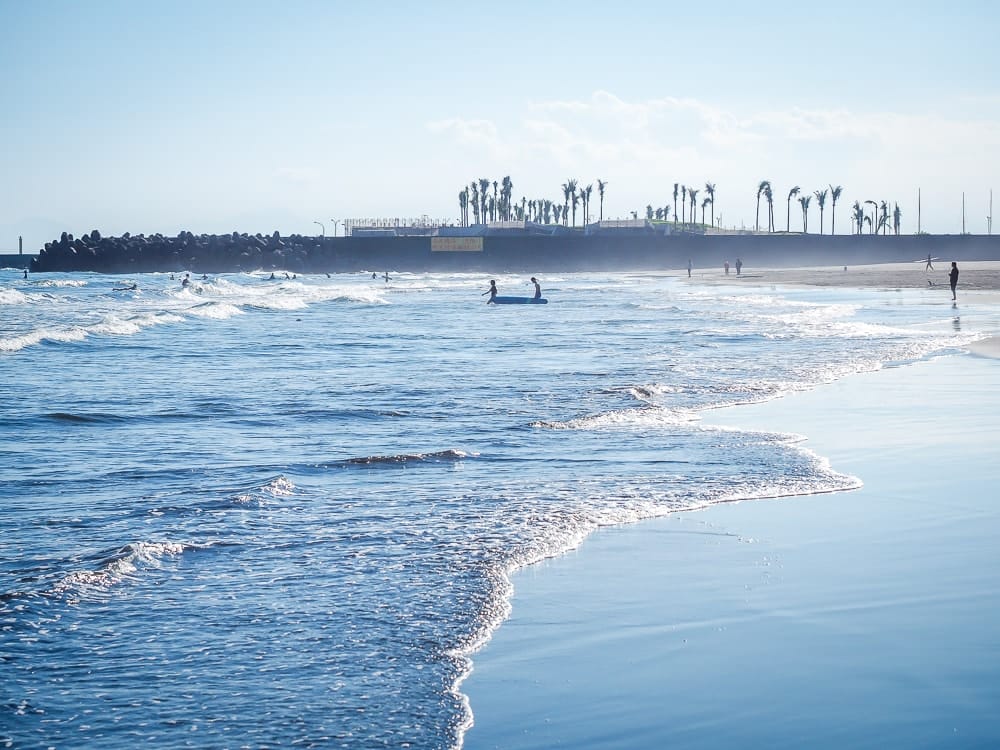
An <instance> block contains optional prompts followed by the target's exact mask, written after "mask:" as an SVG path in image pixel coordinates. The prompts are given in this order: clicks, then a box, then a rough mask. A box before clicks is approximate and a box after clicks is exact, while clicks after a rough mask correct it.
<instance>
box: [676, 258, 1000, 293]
mask: <svg viewBox="0 0 1000 750" xmlns="http://www.w3.org/2000/svg"><path fill="white" fill-rule="evenodd" d="M935 263H936V265H935V266H934V270H933V271H931V270H926V269H925V262H924V261H917V262H911V263H870V264H861V265H855V266H802V267H799V268H750V267H748V266H744V267H743V270H744V273H742V274H740V275H737V274H736V271H735V270H733V269H730V272H729V274H728V275H727V274H726V273H725V271H724V269H723V268H722V267H721V265H720V267H719V268H718V269H710V270H706V269H696V270H695V271H694V273H693V275H692V277H691V278H690V279H689V278H687V272H686V271H685V272H683V273H682V274H680V278H681V280H682V281H683V282H684V283H687V284H690V285H699V284H706V285H711V286H719V285H722V284H746V285H749V286H756V285H761V286H780V287H793V288H794V287H838V288H858V289H922V290H927V292H928V294H935V293H938V292H940V293H941V294H943V295H948V297H947V299H948V301H951V298H950V293H951V289H950V285H949V283H948V271H949V269H950V268H951V261H950V260H948V261H935ZM958 268H959V277H958V289H957V292H958V298H959V301H961V299H962V295H963V294H964V293H965V292H977V294H976V295H975V297H974V299H975V300H976V301H977V302H997V301H1000V296H996V297H993V296H989V297H988V296H987V295H983V294H981V293H982V292H1000V261H995V260H980V261H960V262H958Z"/></svg>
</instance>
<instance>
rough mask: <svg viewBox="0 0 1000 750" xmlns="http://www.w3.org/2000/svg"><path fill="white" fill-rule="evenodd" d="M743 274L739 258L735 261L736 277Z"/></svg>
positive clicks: (741, 262)
mask: <svg viewBox="0 0 1000 750" xmlns="http://www.w3.org/2000/svg"><path fill="white" fill-rule="evenodd" d="M741 273H743V261H742V260H741V259H739V258H737V259H736V275H737V276H739V275H740V274H741Z"/></svg>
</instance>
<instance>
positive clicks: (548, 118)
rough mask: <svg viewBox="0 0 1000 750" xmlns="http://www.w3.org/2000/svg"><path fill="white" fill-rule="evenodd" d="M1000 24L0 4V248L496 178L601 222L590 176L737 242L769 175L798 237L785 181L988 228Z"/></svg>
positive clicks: (436, 7)
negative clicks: (734, 234) (679, 210)
mask: <svg viewBox="0 0 1000 750" xmlns="http://www.w3.org/2000/svg"><path fill="white" fill-rule="evenodd" d="M998 29H1000V4H997V3H994V2H993V1H992V0H989V1H986V0H983V1H979V0H952V2H948V3H932V2H924V1H923V0H912V1H910V2H907V3H895V4H889V5H887V4H884V3H871V2H867V3H862V2H854V1H853V0H846V1H843V2H832V3H803V2H801V1H800V0H799V1H796V2H784V1H783V0H773V1H771V2H757V3H749V2H729V1H728V0H716V1H715V2H711V3H690V2H685V3H675V2H663V0H659V1H658V2H643V1H640V0H635V1H633V0H620V1H619V2H603V3H598V2H592V1H591V0H578V1H577V2H575V3H552V2H546V1H545V0H534V2H522V0H506V1H505V2H503V3H499V4H495V3H473V2H468V1H467V0H466V1H465V2H453V1H452V0H440V1H436V2H433V3H413V2H408V1H403V0H400V1H398V2H397V1H395V0H390V1H385V2H379V1H378V0H372V1H371V2H356V1H353V0H352V1H350V2H347V1H344V0H328V1H327V2H314V1H311V0H282V1H281V2H278V1H277V0H275V1H274V2H257V1H255V0H242V1H240V2H231V1H229V0H210V1H209V2H204V1H203V0H197V1H189V0H170V1H169V2H161V1H159V0H141V1H140V2H134V1H133V0H88V1H87V2H76V1H75V0H74V1H72V2H70V1H62V0H36V1H34V2H23V0H0V101H2V102H3V105H4V113H3V115H2V117H0V144H2V146H0V252H10V251H11V250H12V249H14V250H15V251H16V248H17V237H18V236H19V235H20V236H23V237H24V246H25V251H26V252H35V251H37V249H38V248H40V247H41V246H42V245H43V244H44V242H46V241H49V240H52V239H54V238H56V237H58V235H59V233H60V232H62V231H67V232H71V233H73V234H75V235H80V234H82V233H84V232H89V231H90V230H92V229H98V230H99V231H100V232H101V233H102V234H105V235H119V234H122V233H124V232H131V233H133V234H138V233H145V234H151V233H155V232H161V233H163V234H168V235H175V234H177V232H179V231H181V230H186V231H192V232H195V233H196V234H197V233H202V232H208V233H228V232H233V231H239V232H249V233H257V232H261V233H271V232H273V231H276V230H277V231H279V232H280V233H281V234H282V235H287V234H292V233H301V234H319V233H326V234H328V235H330V234H334V233H335V232H336V233H338V234H341V233H343V224H342V223H341V222H342V221H343V220H344V219H345V218H354V219H363V218H375V217H385V218H401V219H409V218H414V217H421V216H426V217H428V218H430V219H436V220H442V221H446V222H457V221H458V216H459V202H458V194H459V192H460V191H461V190H462V188H463V187H465V186H466V185H468V184H469V183H470V182H472V181H476V180H479V179H480V178H486V179H489V180H490V181H491V182H492V181H494V180H496V181H502V179H503V178H504V177H505V176H509V177H510V178H511V180H512V182H513V185H514V191H513V192H514V199H515V200H520V198H522V197H525V198H527V199H529V200H531V199H539V198H548V199H552V200H560V201H561V199H562V194H563V191H562V187H561V186H562V185H563V184H564V183H565V182H567V180H569V179H575V180H577V181H578V184H579V185H581V186H585V185H588V184H590V185H593V186H594V187H593V190H594V192H593V197H592V199H591V201H592V213H595V214H596V213H597V212H598V210H599V206H598V199H597V181H598V180H603V181H604V182H605V183H607V187H606V191H605V199H604V207H603V213H604V217H605V218H618V217H627V216H630V215H631V213H632V212H633V211H637V212H638V213H639V215H640V216H641V215H644V214H645V210H646V206H647V205H652V206H654V207H660V206H671V210H673V206H672V204H673V185H674V183H678V184H680V185H685V186H689V187H694V188H696V189H698V190H699V194H698V202H699V204H700V202H701V200H702V199H703V198H704V197H705V195H706V191H705V184H706V183H712V184H714V185H715V186H716V188H715V189H716V207H715V212H716V219H717V222H719V223H721V224H722V225H723V226H726V227H746V228H752V227H753V226H754V225H755V222H756V207H757V188H758V184H759V183H760V181H762V180H769V181H770V182H771V184H772V186H773V190H774V195H775V198H774V201H775V207H774V211H775V223H776V226H777V228H778V229H785V228H786V226H788V225H790V228H791V229H792V230H793V231H794V230H800V229H801V228H802V211H801V208H800V207H799V205H798V203H795V202H793V204H792V205H791V215H790V217H789V215H788V214H789V212H788V202H787V196H788V193H789V191H790V189H791V188H792V187H794V186H799V187H800V188H801V190H802V193H801V194H803V195H811V194H812V193H813V192H814V191H817V190H823V189H829V188H830V186H831V185H833V186H837V185H839V186H841V187H842V188H843V191H842V195H841V198H840V201H839V202H838V204H837V216H836V227H835V230H836V232H837V233H838V234H844V233H848V232H850V231H851V225H850V206H851V204H853V202H854V201H856V200H857V201H861V202H862V203H863V202H864V201H866V200H874V201H877V202H881V201H883V200H885V201H887V202H888V203H889V205H890V206H895V205H896V204H898V205H899V207H900V210H901V212H902V221H901V227H902V231H903V232H906V233H910V232H915V231H917V229H918V223H919V228H920V229H922V230H923V231H927V232H932V233H952V234H956V233H959V232H961V231H963V225H962V221H963V193H964V205H965V213H964V216H965V231H968V232H972V233H986V231H987V219H986V217H987V215H988V214H989V212H990V191H991V190H992V189H993V188H996V191H997V203H998V205H1000V174H998V172H1000V44H997V41H996V34H997V30H998ZM918 195H919V216H918ZM817 203H818V201H817V199H816V198H813V199H812V205H811V207H810V213H809V231H811V232H817V231H819V223H820V217H819V212H818V209H817ZM764 213H765V212H764V211H762V212H761V214H762V218H761V222H762V223H763V221H764V219H763V214H764ZM830 214H831V203H830V201H829V199H828V200H827V204H826V212H825V218H824V222H825V227H824V231H826V232H829V231H830V223H831V215H830ZM579 218H580V217H578V219H579ZM698 218H699V219H700V214H699V216H698ZM997 231H998V232H1000V224H998V229H997Z"/></svg>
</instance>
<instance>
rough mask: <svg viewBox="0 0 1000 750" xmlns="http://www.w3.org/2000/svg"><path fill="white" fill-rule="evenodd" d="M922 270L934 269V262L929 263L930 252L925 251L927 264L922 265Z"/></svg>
mask: <svg viewBox="0 0 1000 750" xmlns="http://www.w3.org/2000/svg"><path fill="white" fill-rule="evenodd" d="M924 270H925V271H933V270H934V264H933V263H931V254H930V253H927V265H926V266H924Z"/></svg>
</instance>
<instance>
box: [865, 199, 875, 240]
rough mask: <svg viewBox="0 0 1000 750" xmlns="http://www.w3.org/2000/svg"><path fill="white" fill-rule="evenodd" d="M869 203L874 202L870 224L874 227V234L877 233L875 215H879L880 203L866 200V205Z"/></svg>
mask: <svg viewBox="0 0 1000 750" xmlns="http://www.w3.org/2000/svg"><path fill="white" fill-rule="evenodd" d="M869 203H871V204H872V220H871V222H870V225H871V228H872V234H875V217H877V216H878V203H876V202H875V201H865V205H867V204H869Z"/></svg>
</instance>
